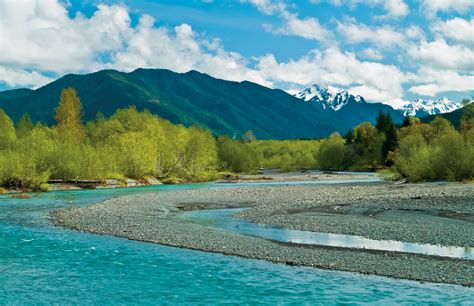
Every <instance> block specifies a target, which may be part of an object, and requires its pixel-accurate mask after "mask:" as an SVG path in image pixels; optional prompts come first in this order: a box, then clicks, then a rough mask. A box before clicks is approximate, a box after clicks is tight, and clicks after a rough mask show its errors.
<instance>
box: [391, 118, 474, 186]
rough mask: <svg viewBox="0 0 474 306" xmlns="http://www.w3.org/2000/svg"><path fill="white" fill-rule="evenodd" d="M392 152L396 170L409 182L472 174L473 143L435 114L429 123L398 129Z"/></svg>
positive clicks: (473, 166) (468, 178)
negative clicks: (395, 149) (396, 141)
mask: <svg viewBox="0 0 474 306" xmlns="http://www.w3.org/2000/svg"><path fill="white" fill-rule="evenodd" d="M399 134H400V136H401V140H400V145H399V148H398V150H397V152H396V155H395V167H396V169H397V171H398V172H399V173H400V174H401V175H402V176H404V177H406V178H407V179H408V180H410V181H424V180H439V179H448V180H452V181H460V180H470V179H472V178H473V177H474V157H473V156H474V142H472V141H471V138H470V137H463V135H462V134H461V133H460V132H458V131H456V130H455V129H454V128H453V126H452V125H451V123H450V122H449V121H447V120H446V119H444V118H442V117H437V118H435V120H433V121H432V122H431V123H430V124H416V125H412V126H409V127H404V128H402V129H401V130H400V133H399Z"/></svg>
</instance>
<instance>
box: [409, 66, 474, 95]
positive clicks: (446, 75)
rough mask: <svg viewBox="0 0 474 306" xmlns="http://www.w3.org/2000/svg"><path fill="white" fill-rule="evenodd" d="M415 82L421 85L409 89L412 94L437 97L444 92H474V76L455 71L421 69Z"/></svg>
mask: <svg viewBox="0 0 474 306" xmlns="http://www.w3.org/2000/svg"><path fill="white" fill-rule="evenodd" d="M415 81H419V82H422V84H420V85H416V86H412V87H410V88H409V91H410V92H413V93H416V94H419V95H424V96H431V97H435V96H436V95H438V94H440V93H443V92H456V91H457V92H465V91H472V90H474V75H472V74H465V75H463V74H460V73H458V72H456V71H453V70H437V69H432V68H429V67H424V68H421V69H420V71H419V72H418V77H417V79H415Z"/></svg>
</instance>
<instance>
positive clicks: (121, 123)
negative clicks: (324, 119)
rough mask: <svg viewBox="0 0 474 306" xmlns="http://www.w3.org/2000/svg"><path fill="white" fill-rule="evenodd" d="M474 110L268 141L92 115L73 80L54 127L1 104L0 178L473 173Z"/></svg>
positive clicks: (149, 119)
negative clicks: (455, 121) (273, 171)
mask: <svg viewBox="0 0 474 306" xmlns="http://www.w3.org/2000/svg"><path fill="white" fill-rule="evenodd" d="M473 113H474V111H473V105H472V104H471V105H469V106H467V107H465V111H464V115H463V118H462V120H461V126H460V129H459V130H456V129H455V128H454V127H453V126H452V125H451V124H450V123H449V121H447V120H445V119H443V118H441V117H438V118H436V119H435V120H434V121H432V122H431V123H429V124H423V123H421V122H420V121H419V120H417V119H415V118H407V119H406V120H405V122H404V123H403V126H401V127H397V126H395V125H394V123H393V122H392V119H391V118H390V115H388V114H383V113H381V114H379V116H378V118H377V123H376V125H375V126H374V125H372V124H370V123H368V122H366V123H362V124H360V125H358V126H356V127H355V128H353V129H352V130H351V131H350V132H349V133H348V134H347V135H345V137H342V136H341V135H339V134H337V133H335V134H332V135H331V136H329V137H328V138H326V139H321V140H281V141H277V140H266V141H265V140H263V141H262V140H256V138H255V136H254V135H253V133H252V132H250V131H249V132H247V133H245V134H244V136H243V137H242V138H241V139H239V140H235V139H231V138H229V137H227V136H219V137H217V138H216V137H214V136H213V135H212V134H211V133H210V132H209V131H208V130H205V129H202V128H199V127H195V126H192V127H185V126H183V125H175V124H172V123H171V122H169V121H167V120H164V119H162V118H159V117H157V116H155V115H153V114H151V113H150V112H148V111H142V112H140V111H138V110H136V109H135V108H134V107H129V108H126V109H119V110H117V111H116V112H115V113H114V114H113V115H112V116H110V117H109V118H105V117H104V116H103V115H102V114H100V113H99V114H98V115H97V118H96V119H95V120H93V121H90V122H87V123H83V122H82V105H81V102H80V99H79V97H78V96H77V93H76V91H75V90H74V89H72V88H67V89H64V90H63V91H62V92H61V96H60V100H59V105H58V107H57V108H56V110H55V119H56V122H57V124H56V125H55V126H52V127H48V126H45V125H42V124H40V123H39V124H33V123H32V121H31V119H30V117H29V116H28V115H24V116H23V117H22V118H21V119H20V120H19V122H18V123H16V124H14V123H13V122H12V120H11V119H10V118H9V117H8V115H7V114H6V113H5V112H4V111H3V110H1V109H0V135H1V137H0V186H4V187H13V188H15V187H16V188H28V189H33V190H46V189H47V188H48V185H47V182H48V181H49V180H52V179H59V180H105V179H110V178H115V179H119V180H122V179H125V178H135V179H145V178H148V177H156V178H159V179H161V180H162V181H165V182H167V181H168V182H176V181H207V180H212V179H216V178H218V177H219V175H220V173H222V172H235V173H255V172H256V171H257V170H258V169H259V168H261V167H263V168H279V169H281V170H283V171H289V170H297V169H301V168H305V169H323V170H364V169H377V168H380V167H389V168H391V169H393V170H395V171H396V172H397V173H398V174H399V176H400V177H405V178H407V179H408V180H410V181H421V180H434V179H449V180H466V179H472V178H473V177H474V118H473V117H474V116H473Z"/></svg>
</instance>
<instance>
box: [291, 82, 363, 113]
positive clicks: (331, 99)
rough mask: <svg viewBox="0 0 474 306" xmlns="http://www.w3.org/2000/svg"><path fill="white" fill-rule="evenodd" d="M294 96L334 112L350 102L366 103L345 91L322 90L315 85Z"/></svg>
mask: <svg viewBox="0 0 474 306" xmlns="http://www.w3.org/2000/svg"><path fill="white" fill-rule="evenodd" d="M294 96H295V97H296V98H298V99H301V100H304V101H307V102H317V103H320V104H321V106H322V107H323V109H327V108H332V109H333V110H335V111H338V110H340V109H341V108H342V107H343V106H345V105H347V104H348V103H349V102H350V101H353V102H356V103H367V102H366V101H365V100H364V98H362V97H361V96H354V95H351V94H350V93H349V92H348V91H347V90H341V89H339V88H336V87H332V86H328V87H327V88H322V87H319V86H317V85H312V86H310V87H308V88H305V89H304V90H302V91H300V92H299V93H297V94H295V95H294Z"/></svg>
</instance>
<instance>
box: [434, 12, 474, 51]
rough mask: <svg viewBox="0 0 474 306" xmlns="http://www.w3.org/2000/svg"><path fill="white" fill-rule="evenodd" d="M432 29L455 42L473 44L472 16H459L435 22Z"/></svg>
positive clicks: (473, 25)
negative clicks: (465, 17) (466, 18)
mask: <svg viewBox="0 0 474 306" xmlns="http://www.w3.org/2000/svg"><path fill="white" fill-rule="evenodd" d="M433 31H434V32H437V33H439V34H440V35H442V36H443V37H445V38H446V39H449V40H452V41H455V42H457V43H463V44H470V45H474V18H471V20H465V19H462V18H459V17H456V18H453V19H449V20H446V21H444V22H438V23H435V24H434V26H433Z"/></svg>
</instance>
